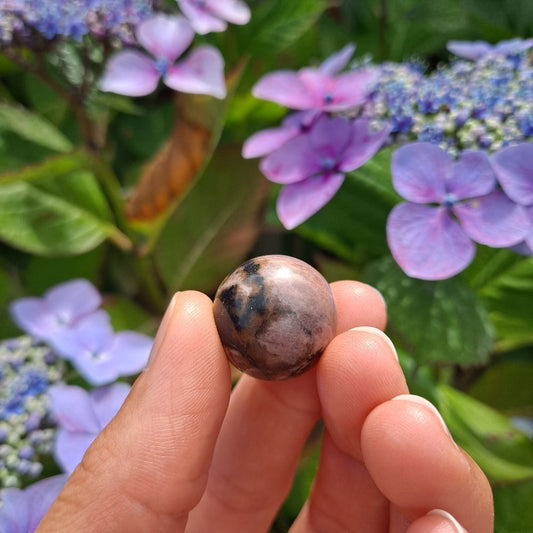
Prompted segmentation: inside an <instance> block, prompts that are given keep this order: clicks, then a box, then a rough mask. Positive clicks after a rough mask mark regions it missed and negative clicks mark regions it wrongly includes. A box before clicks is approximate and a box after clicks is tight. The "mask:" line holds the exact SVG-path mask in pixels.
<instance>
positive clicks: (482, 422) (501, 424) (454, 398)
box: [438, 385, 533, 483]
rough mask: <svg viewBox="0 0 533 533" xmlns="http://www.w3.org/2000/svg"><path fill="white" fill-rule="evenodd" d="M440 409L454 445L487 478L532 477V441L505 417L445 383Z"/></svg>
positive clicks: (501, 480)
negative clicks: (477, 466)
mask: <svg viewBox="0 0 533 533" xmlns="http://www.w3.org/2000/svg"><path fill="white" fill-rule="evenodd" d="M438 398H439V409H440V411H441V413H442V416H443V417H444V420H445V421H446V424H447V425H448V428H449V429H450V431H451V433H452V435H453V437H454V439H455V440H456V442H457V444H459V446H461V447H462V448H464V449H465V451H466V452H467V453H468V454H469V455H470V456H471V457H472V458H473V459H474V461H476V462H477V464H478V465H479V466H480V467H481V469H482V470H483V471H484V472H485V474H486V475H487V477H488V478H489V480H490V481H492V482H494V483H509V482H518V481H525V480H528V481H531V480H533V442H532V441H531V440H530V439H529V438H528V437H527V436H526V435H525V434H524V433H522V432H521V431H518V430H517V429H516V428H514V426H513V425H512V424H511V423H510V422H509V420H508V419H507V417H505V416H503V415H502V414H500V413H498V412H497V411H495V410H493V409H491V408H490V407H487V406H486V405H484V404H482V403H480V402H478V401H477V400H474V399H473V398H471V397H469V396H468V395H466V394H464V393H462V392H459V391H457V390H455V389H452V388H451V387H448V386H446V385H441V386H440V387H439V389H438Z"/></svg>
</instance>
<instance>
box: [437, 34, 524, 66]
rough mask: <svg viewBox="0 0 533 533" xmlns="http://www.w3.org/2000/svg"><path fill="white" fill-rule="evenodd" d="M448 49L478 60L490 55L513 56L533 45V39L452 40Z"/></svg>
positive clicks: (453, 52) (457, 54)
mask: <svg viewBox="0 0 533 533" xmlns="http://www.w3.org/2000/svg"><path fill="white" fill-rule="evenodd" d="M446 47H447V48H448V50H449V51H450V52H452V54H455V55H456V56H459V57H464V58H466V59H471V60H473V61H477V60H478V59H482V58H484V57H488V56H512V55H515V54H520V53H521V52H524V51H526V50H529V49H530V48H531V47H533V39H509V40H507V41H500V42H499V43H496V44H490V43H488V42H486V41H450V42H448V44H447V45H446Z"/></svg>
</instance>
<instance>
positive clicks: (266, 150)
mask: <svg viewBox="0 0 533 533" xmlns="http://www.w3.org/2000/svg"><path fill="white" fill-rule="evenodd" d="M299 133H300V128H298V127H297V126H296V127H294V126H293V127H288V128H286V127H284V126H281V127H280V128H268V129H265V130H261V131H258V132H257V133H254V134H253V135H252V136H251V137H249V138H248V139H247V140H246V141H245V143H244V145H243V147H242V156H243V157H244V158H245V159H251V158H253V157H262V156H264V155H267V154H270V153H272V152H273V151H274V150H277V149H278V148H280V147H281V146H283V145H284V144H285V143H286V142H287V141H289V140H290V139H293V138H294V137H296V135H298V134H299Z"/></svg>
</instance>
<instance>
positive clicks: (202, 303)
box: [37, 281, 493, 533]
mask: <svg viewBox="0 0 533 533" xmlns="http://www.w3.org/2000/svg"><path fill="white" fill-rule="evenodd" d="M332 290H333V294H334V296H335V300H336V305H337V309H338V331H337V333H338V334H337V337H336V338H335V339H334V340H333V341H332V342H331V343H330V344H329V346H328V347H327V349H326V350H325V352H324V354H323V355H322V357H321V359H320V360H319V362H318V364H317V365H315V367H314V368H313V369H311V370H310V371H309V372H307V373H306V374H304V375H302V376H300V377H298V378H295V379H292V380H288V381H282V382H265V381H259V380H256V379H254V378H251V377H249V376H246V375H244V376H242V378H241V379H240V381H239V383H238V384H237V386H236V387H235V389H234V391H233V393H232V394H231V399H230V370H229V366H228V363H227V360H226V357H225V355H224V351H223V349H222V346H221V344H220V340H219V337H218V334H217V331H216V328H215V324H214V321H213V313H212V303H211V301H210V300H209V298H207V297H206V296H205V295H203V294H200V293H197V292H192V291H188V292H182V293H178V294H177V295H176V296H175V297H174V299H173V301H172V303H171V305H170V306H169V309H168V310H167V312H166V314H165V317H164V318H163V322H162V324H161V327H160V330H159V332H158V335H157V337H156V341H155V343H154V348H153V350H152V356H151V359H150V361H149V364H148V366H147V369H146V370H145V371H144V372H143V374H142V375H141V376H140V377H139V378H138V379H137V381H136V383H135V385H134V387H133V389H132V391H131V392H130V394H129V396H128V398H127V400H126V402H125V404H124V406H123V407H122V409H121V410H120V411H119V413H118V414H117V416H116V417H115V418H114V419H113V420H112V421H111V423H110V424H109V425H108V426H107V427H106V428H105V430H104V431H103V432H102V433H101V434H100V435H99V437H98V438H97V439H96V440H95V441H94V443H93V444H92V445H91V447H90V448H89V450H88V451H87V453H86V454H85V457H84V459H83V461H82V463H81V464H80V465H79V466H78V468H77V469H76V470H75V471H74V473H73V474H72V476H71V478H70V480H69V481H68V483H67V484H66V486H65V488H64V489H63V491H62V492H61V493H60V495H59V497H58V499H57V500H56V502H55V503H54V504H53V505H52V507H51V509H50V511H49V512H48V514H47V515H46V517H45V518H44V519H43V521H42V522H41V525H40V526H39V528H38V529H37V531H38V532H39V533H48V532H49V533H57V532H58V531H83V532H84V533H86V532H92V531H94V532H98V533H107V532H114V531H117V532H125V531H132V532H144V531H146V532H154V531H158V532H159V531H160V532H167V531H168V532H176V531H187V532H195V533H196V532H198V533H207V532H217V533H224V532H239V533H249V532H265V531H268V528H269V525H270V524H271V523H272V521H273V519H274V517H275V516H276V513H277V512H278V509H279V507H280V505H281V504H282V502H283V500H284V499H285V497H286V495H287V493H288V491H289V489H290V486H291V482H292V478H293V475H294V472H295V469H296V467H297V464H298V459H299V456H300V453H301V450H302V447H303V446H304V443H305V442H306V439H307V437H308V435H309V432H310V431H311V429H312V428H313V427H314V426H315V424H316V422H317V421H318V420H319V418H320V417H322V419H323V420H324V423H325V428H326V429H325V434H324V440H323V445H322V451H321V459H320V465H319V468H318V472H317V475H316V479H315V482H314V486H313V489H312V492H311V494H310V496H309V499H308V501H307V503H306V505H305V506H304V508H303V509H302V511H301V513H300V515H299V516H298V518H297V520H296V522H295V523H294V525H293V526H292V529H291V532H292V533H300V532H302V533H303V532H305V533H310V532H320V533H330V532H331V533H336V532H342V533H346V532H351V531H354V532H362V533H374V532H375V533H382V532H383V533H384V532H391V533H392V532H393V533H400V532H408V533H430V532H434V533H437V532H438V533H448V532H450V533H451V532H457V531H460V529H459V527H460V526H456V525H454V523H453V522H452V519H450V518H449V515H447V514H446V513H449V514H451V515H453V517H455V519H456V520H457V521H459V523H460V524H462V526H463V527H464V528H466V529H467V530H468V531H469V532H470V533H489V532H491V531H492V521H493V518H492V496H491V491H490V487H489V484H488V482H487V480H486V478H485V476H484V475H483V473H482V472H481V470H480V469H479V467H478V466H477V465H476V464H475V463H474V462H473V461H472V459H470V457H469V456H468V455H466V454H465V453H464V452H463V451H461V450H460V449H459V448H458V447H457V446H456V445H455V444H454V442H453V440H452V439H451V437H450V435H449V434H448V432H447V430H446V428H445V426H444V423H443V422H442V419H441V418H440V417H439V415H438V413H437V412H436V410H435V409H434V408H432V407H431V405H430V404H426V403H424V401H422V400H421V399H420V398H419V397H416V396H403V395H406V394H407V393H408V390H407V385H406V383H405V379H404V376H403V374H402V371H401V369H400V366H399V364H398V361H397V358H396V353H395V351H394V348H393V346H392V344H391V342H390V341H389V340H388V338H387V337H386V336H385V335H384V334H383V333H382V332H381V331H379V330H378V329H374V328H379V329H382V328H383V327H384V325H385V320H386V310H385V305H384V303H383V300H382V298H381V296H380V295H379V294H378V293H377V292H376V291H375V290H374V289H372V288H370V287H368V286H367V285H364V284H361V283H357V282H351V281H343V282H337V283H333V284H332ZM363 325H364V326H371V327H363V328H356V329H355V330H351V328H354V327H357V326H363ZM398 396H400V398H397V397H398ZM395 397H396V398H395ZM393 398H395V399H393ZM435 509H441V510H444V511H446V512H445V513H442V512H440V511H439V512H437V513H430V514H427V513H428V512H429V511H431V510H435Z"/></svg>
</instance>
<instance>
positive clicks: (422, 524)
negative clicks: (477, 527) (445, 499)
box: [407, 509, 468, 533]
mask: <svg viewBox="0 0 533 533" xmlns="http://www.w3.org/2000/svg"><path fill="white" fill-rule="evenodd" d="M407 533H468V532H467V531H466V529H465V528H464V527H463V526H462V525H461V524H460V523H459V522H458V521H457V519H456V518H454V517H453V516H452V515H451V514H450V513H448V512H446V511H443V510H442V509H433V510H432V511H430V512H429V513H427V514H426V515H424V516H422V517H420V518H418V519H417V520H415V521H414V522H413V523H412V524H411V525H410V526H409V528H408V529H407Z"/></svg>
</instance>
